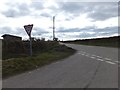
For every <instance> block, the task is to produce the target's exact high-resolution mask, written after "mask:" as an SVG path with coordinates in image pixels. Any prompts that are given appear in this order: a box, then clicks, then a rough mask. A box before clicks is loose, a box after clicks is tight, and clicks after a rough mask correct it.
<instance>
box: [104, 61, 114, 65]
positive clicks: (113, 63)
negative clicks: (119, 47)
mask: <svg viewBox="0 0 120 90" xmlns="http://www.w3.org/2000/svg"><path fill="white" fill-rule="evenodd" d="M105 62H107V63H110V64H115V63H113V62H110V61H105Z"/></svg>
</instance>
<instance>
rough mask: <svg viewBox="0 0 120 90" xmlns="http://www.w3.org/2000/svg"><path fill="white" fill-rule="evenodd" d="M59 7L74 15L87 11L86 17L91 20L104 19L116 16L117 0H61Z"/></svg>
mask: <svg viewBox="0 0 120 90" xmlns="http://www.w3.org/2000/svg"><path fill="white" fill-rule="evenodd" d="M59 5H61V7H60V9H61V10H63V11H65V12H66V13H72V14H74V16H79V14H83V13H87V14H88V18H92V19H93V20H95V21H97V20H100V21H102V20H106V19H109V18H111V17H117V15H118V14H117V12H118V3H117V2H99V3H98V2H61V3H59Z"/></svg>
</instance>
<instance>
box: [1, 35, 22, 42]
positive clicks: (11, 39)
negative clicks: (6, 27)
mask: <svg viewBox="0 0 120 90" xmlns="http://www.w3.org/2000/svg"><path fill="white" fill-rule="evenodd" d="M2 37H3V39H4V40H8V41H22V37H19V36H14V35H9V34H4V35H2Z"/></svg>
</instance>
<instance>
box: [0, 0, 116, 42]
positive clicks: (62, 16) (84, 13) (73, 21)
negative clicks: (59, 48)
mask: <svg viewBox="0 0 120 90" xmlns="http://www.w3.org/2000/svg"><path fill="white" fill-rule="evenodd" d="M0 5H1V9H0V19H1V21H0V24H1V25H0V35H3V34H13V35H19V36H22V37H23V38H24V39H27V38H28V37H27V34H26V33H25V30H24V28H23V26H24V25H26V24H34V27H33V31H32V36H34V37H40V38H42V37H43V38H46V39H51V37H52V17H53V16H54V15H56V19H55V22H56V23H55V26H56V29H55V31H56V37H57V38H59V39H60V40H62V39H64V40H71V39H72V40H74V39H82V38H99V37H110V36H116V35H118V28H117V27H118V19H117V18H118V3H117V2H55V1H46V2H45V1H43V2H40V1H39V0H35V1H32V0H24V1H22V0H13V2H11V1H10V0H5V1H2V2H1V4H0Z"/></svg>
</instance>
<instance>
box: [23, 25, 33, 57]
mask: <svg viewBox="0 0 120 90" xmlns="http://www.w3.org/2000/svg"><path fill="white" fill-rule="evenodd" d="M32 28H33V24H31V25H25V26H24V29H25V31H26V32H27V34H28V36H29V40H30V56H32V39H31V31H32Z"/></svg>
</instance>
